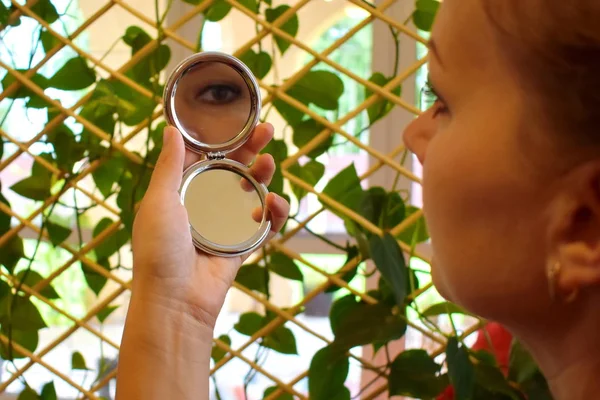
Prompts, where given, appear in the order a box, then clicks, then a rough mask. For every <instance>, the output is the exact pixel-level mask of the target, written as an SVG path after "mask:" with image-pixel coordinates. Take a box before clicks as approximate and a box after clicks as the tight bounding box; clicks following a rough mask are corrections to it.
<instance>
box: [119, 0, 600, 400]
mask: <svg viewBox="0 0 600 400" xmlns="http://www.w3.org/2000/svg"><path fill="white" fill-rule="evenodd" d="M599 21H600V3H598V2H597V1H596V0H569V1H556V0H554V1H542V0H528V1H517V0H513V1H509V0H505V1H502V2H500V1H492V0H445V1H444V2H443V5H442V7H441V9H440V11H439V15H438V17H437V21H436V24H435V27H434V29H433V32H432V42H431V46H430V47H431V57H430V72H431V79H430V81H431V84H432V87H433V90H434V91H435V92H436V93H437V95H438V96H439V99H438V101H437V102H436V104H435V105H434V106H433V107H432V108H431V109H430V110H428V111H427V112H425V113H424V114H423V115H422V116H420V117H419V118H418V119H416V120H415V121H414V122H413V123H412V124H411V125H410V126H409V127H408V128H407V129H406V132H405V133H404V138H405V142H406V144H407V146H408V147H409V148H410V149H411V150H412V151H413V152H414V153H415V154H416V155H417V156H418V158H419V159H420V160H421V162H422V163H423V164H424V179H423V197H424V211H425V214H426V217H427V221H428V226H429V231H430V234H431V237H432V244H433V248H434V262H433V265H432V274H433V279H434V283H435V284H436V286H437V288H438V290H439V291H440V292H441V293H442V294H443V295H444V296H445V297H446V298H448V299H449V300H451V301H454V302H456V303H458V304H460V305H462V306H463V307H465V308H467V309H469V310H470V311H472V312H475V313H478V314H480V315H481V316H483V317H486V318H489V319H493V320H496V321H498V322H500V323H502V324H504V325H505V326H507V327H508V328H509V329H510V331H511V332H512V333H513V334H514V335H516V336H517V337H518V338H519V339H520V340H521V341H522V342H524V343H525V344H526V345H527V346H528V348H529V349H530V350H531V351H532V353H533V355H534V357H535V358H536V360H537V361H538V362H539V364H540V366H541V368H542V370H543V372H544V373H545V375H546V377H547V379H548V380H549V382H550V385H551V388H552V391H553V394H554V396H555V398H556V399H558V400H564V399H568V400H579V399H593V398H597V396H596V394H597V393H598V392H599V391H600V380H598V379H596V373H597V371H599V370H600V369H599V368H600V365H599V364H600V340H598V334H597V333H596V332H595V330H596V329H598V328H600V309H599V306H600V286H599V285H600V151H599V149H600V132H599V129H598V128H597V125H596V124H597V121H598V117H599V116H600V115H599V114H600V95H599V94H598V93H600V73H599V71H600V22H599ZM268 131H269V129H268V128H267V127H261V128H259V129H257V132H256V134H255V136H254V139H253V140H254V144H253V145H254V147H252V146H251V147H249V148H248V150H249V153H256V152H257V151H258V150H259V148H260V147H261V146H262V145H264V144H265V143H266V142H267V140H268V138H269V137H270V134H271V133H270V131H269V132H268ZM267 132H268V133H267ZM166 139H167V140H166V144H165V148H164V150H163V154H162V155H161V159H160V161H159V165H158V167H157V169H156V172H155V176H154V177H153V181H152V185H151V187H150V191H149V193H148V196H147V197H146V198H145V199H144V204H143V205H142V208H141V210H140V213H139V216H138V219H137V221H136V230H135V232H134V243H133V246H134V257H135V260H134V266H135V270H134V274H135V278H134V282H135V283H134V288H133V297H132V302H131V308H130V310H129V316H128V321H127V327H126V330H125V336H124V340H123V348H122V352H121V359H120V366H119V367H120V368H119V371H120V372H119V386H118V398H119V400H133V399H144V400H146V399H167V398H169V399H170V398H177V399H199V398H208V371H209V357H210V351H211V338H212V329H213V326H214V321H215V319H216V317H217V314H218V312H219V309H220V307H221V305H222V303H223V299H224V298H225V294H226V292H227V290H228V288H229V286H230V285H231V283H232V281H233V279H234V276H235V273H236V271H237V268H238V267H239V265H240V260H222V259H215V258H208V257H204V256H200V255H196V254H195V252H194V250H193V248H192V245H191V241H190V240H189V236H188V234H187V228H186V223H185V215H184V212H183V209H182V208H181V207H179V205H178V202H177V198H176V189H177V186H178V183H179V180H178V179H179V177H180V175H181V169H182V167H183V153H184V150H183V144H182V142H181V140H180V139H179V137H178V136H177V135H176V134H175V133H174V132H173V130H172V129H168V130H167V132H166ZM250 158H251V157H248V160H249V159H250ZM254 170H255V173H256V174H257V175H259V176H260V177H261V179H262V180H263V181H268V179H269V178H270V176H271V174H272V172H273V163H272V160H271V159H270V158H269V157H268V156H262V157H260V158H258V160H257V163H256V165H255V167H254ZM269 209H270V210H271V212H272V214H273V218H274V226H275V227H276V228H279V227H280V226H281V221H283V219H284V218H285V214H286V212H287V204H285V202H283V201H282V200H281V199H279V198H276V197H274V196H272V197H270V202H269ZM155 211H160V212H158V213H157V212H155ZM156 243H160V245H157V246H155V245H153V244H156ZM134 361H135V362H136V365H135V366H134ZM199 377H202V378H199Z"/></svg>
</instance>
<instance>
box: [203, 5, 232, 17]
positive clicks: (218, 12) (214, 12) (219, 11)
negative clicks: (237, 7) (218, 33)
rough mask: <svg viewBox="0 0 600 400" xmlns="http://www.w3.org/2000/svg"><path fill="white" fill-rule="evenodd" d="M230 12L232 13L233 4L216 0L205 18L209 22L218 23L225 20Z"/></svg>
mask: <svg viewBox="0 0 600 400" xmlns="http://www.w3.org/2000/svg"><path fill="white" fill-rule="evenodd" d="M229 11H231V4H229V3H228V2H226V1H225V0H215V1H214V2H213V4H212V6H210V7H209V8H208V10H206V13H205V16H206V19H207V20H209V21H212V22H217V21H220V20H222V19H223V18H225V17H226V16H227V14H229Z"/></svg>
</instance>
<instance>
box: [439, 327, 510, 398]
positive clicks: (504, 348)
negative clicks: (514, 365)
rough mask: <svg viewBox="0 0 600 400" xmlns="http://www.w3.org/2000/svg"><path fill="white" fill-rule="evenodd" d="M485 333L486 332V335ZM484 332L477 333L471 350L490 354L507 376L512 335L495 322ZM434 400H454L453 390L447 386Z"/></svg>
mask: <svg viewBox="0 0 600 400" xmlns="http://www.w3.org/2000/svg"><path fill="white" fill-rule="evenodd" d="M485 331H487V335H486V334H485ZM485 331H484V330H483V329H480V330H479V331H478V332H477V340H475V343H474V344H473V347H472V349H473V350H486V351H488V352H490V353H491V354H492V355H494V357H495V358H496V362H497V363H498V366H499V367H500V370H501V371H502V372H503V373H504V374H505V375H507V374H508V359H509V355H510V346H511V343H512V335H511V334H510V332H508V331H507V330H506V329H504V327H503V326H502V325H500V324H498V323H496V322H490V323H488V324H487V325H486V327H485ZM490 342H491V347H490ZM436 400H454V388H453V387H452V385H449V386H448V387H447V388H446V389H445V390H444V391H443V392H442V393H441V394H440V395H439V396H438V397H437V399H436Z"/></svg>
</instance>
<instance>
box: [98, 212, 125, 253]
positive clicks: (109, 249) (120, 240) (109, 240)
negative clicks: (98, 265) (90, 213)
mask: <svg viewBox="0 0 600 400" xmlns="http://www.w3.org/2000/svg"><path fill="white" fill-rule="evenodd" d="M113 224H114V221H113V220H111V219H110V218H108V217H105V218H103V219H102V220H100V222H98V224H97V225H96V227H95V228H94V231H93V233H92V236H93V237H94V238H96V237H97V236H99V235H100V234H101V233H102V232H103V231H104V230H106V229H107V228H108V227H109V226H111V225H113ZM128 241H129V235H128V234H127V231H126V230H125V229H123V228H121V229H119V230H118V231H116V232H113V233H111V234H109V235H108V236H107V237H105V238H104V240H102V241H101V242H100V243H99V244H98V245H97V246H96V248H95V249H94V252H95V253H96V257H97V259H98V260H103V259H107V258H109V257H110V256H112V255H113V254H115V253H116V252H117V251H119V250H120V249H121V247H123V246H124V245H125V244H126V243H127V242H128Z"/></svg>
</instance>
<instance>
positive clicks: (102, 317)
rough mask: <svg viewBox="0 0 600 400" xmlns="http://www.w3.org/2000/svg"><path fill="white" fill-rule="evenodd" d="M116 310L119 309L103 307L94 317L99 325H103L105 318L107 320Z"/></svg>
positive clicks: (116, 307)
mask: <svg viewBox="0 0 600 400" xmlns="http://www.w3.org/2000/svg"><path fill="white" fill-rule="evenodd" d="M118 308H119V306H106V307H104V308H103V309H102V310H100V311H99V312H98V314H96V317H97V318H98V321H100V323H101V324H102V323H104V321H106V318H108V317H109V316H110V314H112V313H113V312H114V311H115V310H117V309H118Z"/></svg>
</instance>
